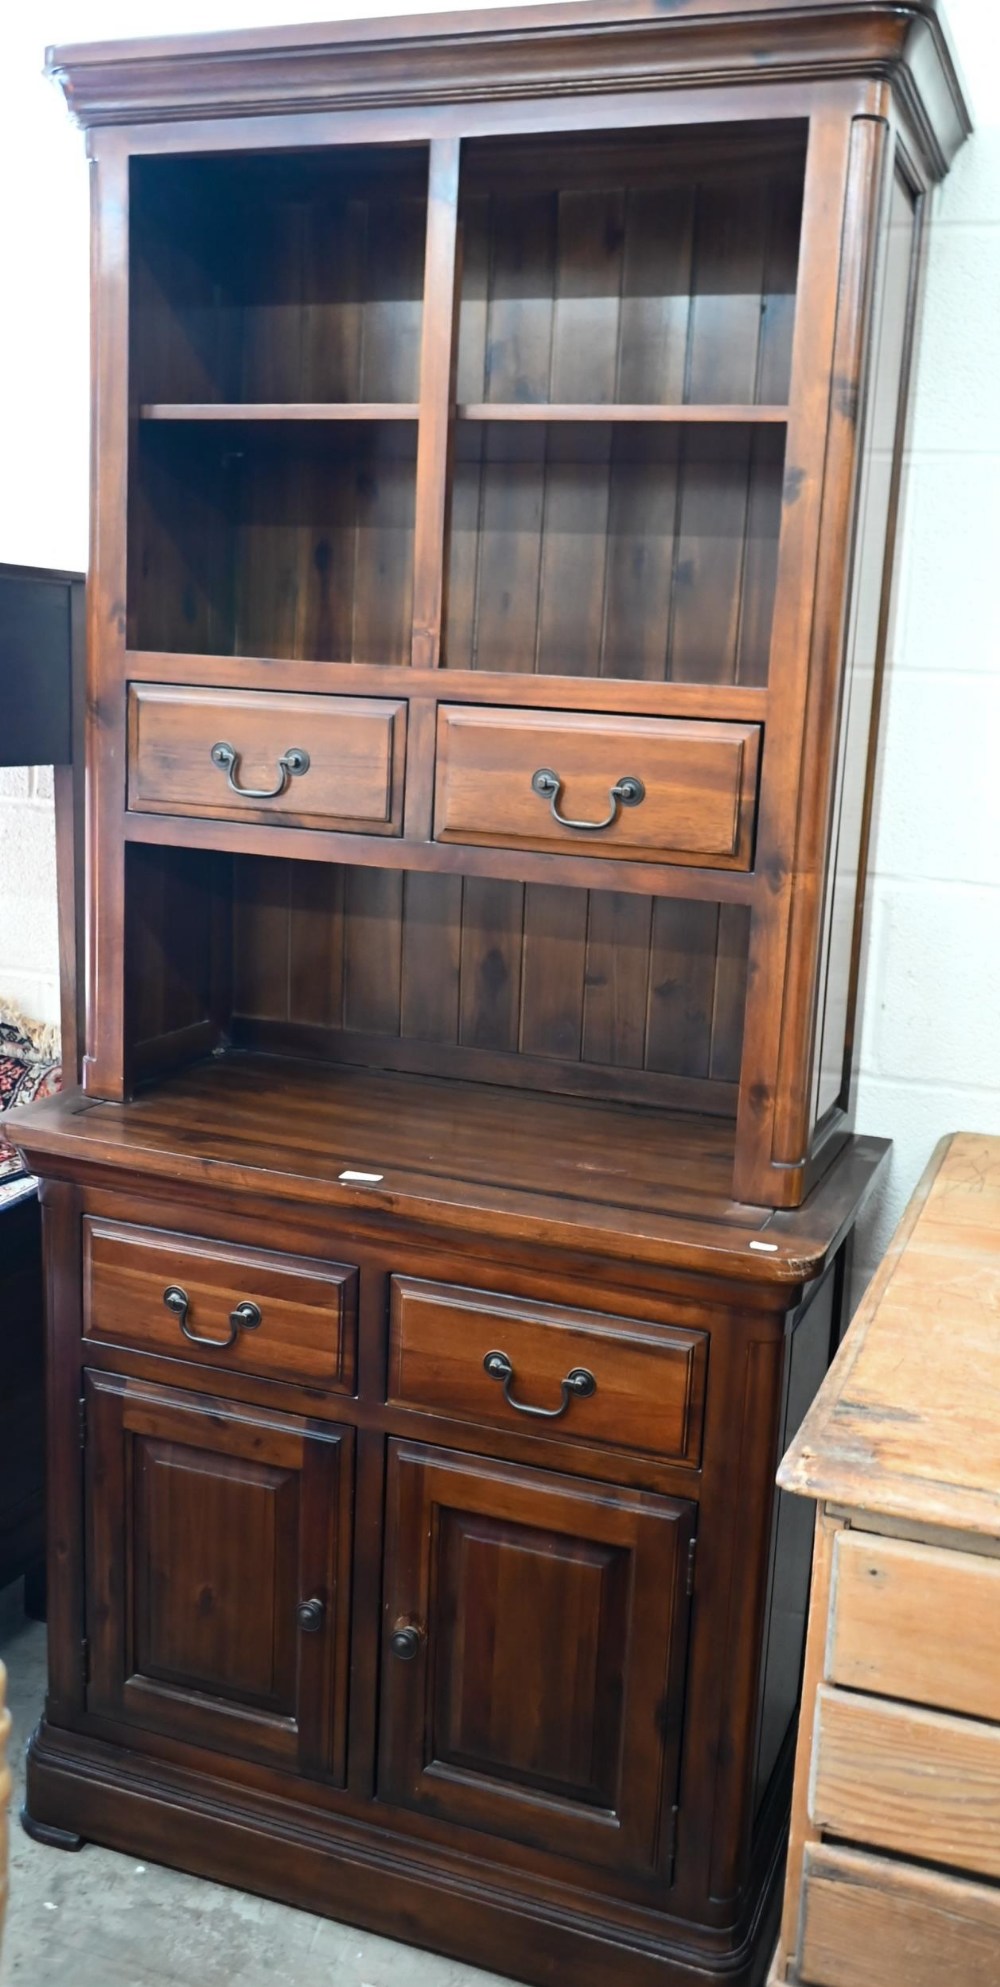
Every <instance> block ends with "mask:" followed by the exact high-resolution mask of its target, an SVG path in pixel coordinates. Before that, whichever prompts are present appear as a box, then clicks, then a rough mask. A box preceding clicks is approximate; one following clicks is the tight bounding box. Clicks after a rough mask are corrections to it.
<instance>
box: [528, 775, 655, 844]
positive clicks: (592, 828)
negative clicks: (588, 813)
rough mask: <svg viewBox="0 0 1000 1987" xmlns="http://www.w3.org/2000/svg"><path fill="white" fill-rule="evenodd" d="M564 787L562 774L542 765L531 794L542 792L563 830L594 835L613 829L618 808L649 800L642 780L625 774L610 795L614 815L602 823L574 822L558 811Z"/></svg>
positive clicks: (535, 777) (607, 816)
mask: <svg viewBox="0 0 1000 1987" xmlns="http://www.w3.org/2000/svg"><path fill="white" fill-rule="evenodd" d="M562 784H563V783H562V780H561V779H560V777H559V774H558V773H554V772H553V771H552V768H551V767H550V766H539V768H538V771H537V773H532V775H531V787H532V792H533V793H540V794H541V796H542V799H543V800H547V801H548V802H549V803H550V806H551V808H552V819H553V821H558V823H559V826H560V828H584V829H586V830H587V831H588V832H589V833H591V834H594V835H599V834H600V832H601V829H602V828H611V827H613V826H614V823H615V822H616V821H617V819H618V809H619V807H638V806H639V805H640V803H641V802H642V801H644V800H645V798H646V789H645V787H644V786H643V783H642V781H641V780H640V779H637V778H636V777H635V774H634V773H623V774H622V777H621V779H620V780H616V781H615V783H614V786H613V787H612V788H611V790H610V792H609V794H608V799H609V800H610V802H611V812H610V814H607V815H605V818H604V820H603V821H571V820H570V817H569V815H568V814H560V812H559V795H560V793H561V792H562Z"/></svg>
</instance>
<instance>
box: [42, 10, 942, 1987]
mask: <svg viewBox="0 0 1000 1987" xmlns="http://www.w3.org/2000/svg"><path fill="white" fill-rule="evenodd" d="M50 66H51V68H52V70H53V71H54V72H55V73H56V74H57V75H59V76H60V77H61V79H62V81H63V83H64V85H65V88H66V91H67V95H68V98H69V101H70V104H71V106H72V108H73V110H74V112H75V114H76V115H77V117H78V118H79V119H80V121H81V122H82V123H83V124H84V125H85V126H86V127H87V129H88V133H89V143H90V149H91V153H92V156H93V161H94V166H93V172H94V188H95V196H94V198H95V204H94V216H95V221H94V325H95V350H94V379H95V408H94V435H95V455H94V543H93V562H92V571H91V576H90V595H89V666H90V694H89V710H90V739H89V758H88V802H89V809H90V812H89V843H88V848H89V884H88V904H89V911H90V926H89V930H90V938H89V954H88V1022H87V1044H86V1060H85V1064H84V1083H83V1090H82V1092H76V1093H70V1094H68V1095H67V1096H65V1097H64V1098H63V1099H62V1100H61V1101H59V1102H58V1103H56V1104H54V1105H53V1106H52V1108H51V1109H44V1110H39V1111H38V1112H36V1113H35V1114H34V1115H33V1117H32V1120H31V1123H30V1125H29V1127H28V1128H27V1130H26V1131H25V1143H26V1147H27V1150H28V1152H29V1155H30V1159H31V1163H32V1165H33V1166H34V1167H35V1169H36V1170H37V1171H38V1172H39V1173H40V1174H42V1175H43V1176H44V1179H45V1189H44V1219H45V1228H46V1236H47V1243H46V1246H47V1260H48V1278H49V1284H48V1288H49V1332H50V1359H49V1376H50V1377H49V1416H50V1423H49V1425H50V1437H51V1440H50V1453H51V1476H50V1486H49V1508H50V1514H51V1540H50V1571H51V1588H52V1598H51V1604H50V1622H51V1631H52V1632H51V1652H52V1653H51V1676H50V1689H49V1696H48V1702H47V1709H46V1715H45V1720H44V1723H43V1725H42V1727H41V1730H40V1732H39V1733H38V1735H37V1737H36V1739H35V1741H34V1745H33V1749H32V1756H31V1764H30V1774H29V1790H28V1804H29V1810H30V1818H29V1826H30V1827H31V1828H32V1829H33V1830H34V1832H35V1833H36V1834H40V1835H43V1836H45V1837H46V1838H47V1839H49V1840H57V1841H61V1842H63V1843H64V1844H72V1843H74V1842H76V1841H78V1840H79V1839H80V1838H81V1837H83V1838H87V1837H89V1838H93V1839H95V1840H98V1841H101V1842H106V1843H111V1844H113V1845H118V1846H120V1847H127V1849H128V1850H129V1851H130V1852H131V1853H136V1854H142V1855H144V1856H150V1857H155V1858H158V1859H160V1860H163V1861H167V1862H173V1863H177V1864H180V1865H181V1866H183V1867H185V1868H188V1869H193V1870H197V1871H202V1872H204V1873H205V1874H208V1875H211V1876H214V1877H217V1878H222V1879H224V1880H230V1881H233V1882H236V1883H240V1884H244V1885H247V1886H249V1887H250V1888H252V1889H253V1888H255V1889H258V1890H262V1891H267V1892H271V1893H272V1894H274V1895H277V1896H280V1897H284V1898H287V1899H289V1900H291V1901H292V1902H297V1903H299V1904H302V1905H306V1906H308V1907H310V1908H313V1909H318V1910H325V1911H329V1912H333V1913H335V1914H339V1915H341V1916H345V1917H348V1918H354V1919H356V1920H357V1921H358V1922H360V1923H362V1924H365V1925H370V1926H374V1927H376V1928H378V1929H380V1930H383V1931H387V1932H390V1933H392V1932H395V1933H397V1934H399V1935H400V1936H403V1937H406V1938H408V1939H415V1940H418V1941H423V1942H424V1943H426V1944H429V1945H433V1946H437V1947H439V1948H441V1949H443V1950H445V1951H447V1952H449V1953H453V1954H456V1955H458V1956H459V1957H462V1958H464V1959H467V1960H472V1961H475V1962H477V1963H479V1964H481V1965H486V1966H490V1967H493V1968H499V1969H500V1970H501V1971H503V1972H506V1973H512V1974H517V1975H520V1976H522V1977H523V1978H524V1979H525V1980H528V1981H535V1982H539V1983H548V1987H553V1983H562V1982H565V1981H568V1980H572V1981H573V1982H574V1987H705V1983H706V1981H710V1980H712V1979H714V1978H718V1979H720V1980H721V1979H723V1978H724V1979H725V1980H726V1981H728V1982H731V1983H732V1987H747V1983H751V1982H753V1983H756V1982H757V1981H759V1980H760V1978H761V1975H762V1973H763V1971H764V1970H765V1969H766V1964H767V1957H768V1955H769V1952H770V1951H771V1950H772V1948H773V1940H774V1936H775V1933H776V1928H777V1910H778V1904H779V1899H780V1870H781V1859H782V1854H783V1848H784V1841H785V1832H786V1827H787V1815H788V1804H789V1798H790V1785H791V1768H792V1752H793V1724H794V1714H795V1705H796V1699H797V1695H798V1687H799V1676H800V1667H801V1652H802V1642H803V1636H804V1624H805V1607H806V1594H807V1588H808V1569H809V1557H810V1547H811V1540H810V1528H809V1525H808V1522H807V1521H806V1522H805V1523H803V1522H802V1520H803V1517H804V1516H805V1518H806V1520H807V1519H808V1514H807V1513H805V1511H804V1507H802V1506H801V1505H798V1504H796V1502H795V1500H793V1499H789V1498H782V1497H779V1496H778V1495H777V1493H776V1492H775V1489H774V1473H775V1470H776V1468H777V1464H778V1460H779V1457H780V1455H781V1454H782V1453H783V1451H784V1449H785V1447H787V1444H788V1441H789V1440H790V1438H791V1436H792V1434H793V1433H794V1431H795V1428H796V1427H797V1425H798V1422H799V1420H800V1419H801V1416H802V1413H803V1412H804V1410H805V1408H806V1407H807V1406H808V1404H809V1402H810V1400H811V1399H812V1397H813V1395H814V1393H815V1390H816V1387H817V1385H818V1384H819V1381H820V1379H821V1378H822V1376H823V1373H824V1372H825V1370H826V1368H827V1366H828V1363H829V1359H830V1356H831V1353H832V1349H833V1347H834V1346H835V1344H836V1340H837V1333H838V1329H839V1325H840V1312H841V1291H842V1286H843V1281H844V1259H845V1249H846V1248H847V1246H848V1243H849V1239H850V1234H851V1230H852V1227H853V1224H854V1222H855V1220H856V1216H857V1211H858V1208H859V1207H860V1205H861V1204H862V1202H863V1200H864V1198H865V1195H866V1194H867V1193H868V1191H869V1190H870V1188H871V1185H872V1182H873V1180H874V1178H875V1174H876V1171H877V1168H878V1166H879V1164H880V1163H881V1160H882V1158H883V1156H884V1151H885V1147H884V1144H883V1142H881V1141H879V1140H874V1139H867V1138H866V1139H857V1138H854V1137H853V1136H852V1134H851V1115H850V1114H851V1064H852V1042H853V1015H854V1005H855V985H856V977H857V959H858V947H859V934H860V917H861V894H862V893H861V891H860V889H859V881H858V880H859V878H863V876H864V867H865V850H866V846H867V834H868V816H869V799H868V795H869V791H870V780H869V768H870V765H871V750H872V742H873V738H874V729H875V715H876V710H877V703H878V685H879V678H880V669H881V657H882V645H883V632H884V627H885V616H886V611H887V603H888V589H889V575H890V568H891V554H892V542H893V535H894V527H895V515H896V498H897V491H898V480H899V461H900V450H901V445H902V438H903V432H904V421H905V408H906V388H907V381H908V377H909V369H910V358H911V347H912V332H913V325H914V321H915V307H916V300H917V291H918V274H919V267H920V245H921V242H922V239H923V234H924V222H925V217H926V212H927V204H928V203H927V196H928V193H929V190H930V188H931V186H932V185H933V183H934V182H935V181H936V180H937V179H939V178H940V177H941V176H942V175H943V173H944V172H945V171H946V169H947V166H948V164H949V162H950V160H951V158H952V156H953V155H954V153H955V151H956V149H957V148H958V146H959V144H960V143H961V141H962V139H963V137H964V135H965V133H966V131H967V129H968V118H967V114H966V111H965V108H964V104H963V99H962V93H961V88H960V85H959V83H958V81H957V78H956V75H955V70H954V65H953V62H952V58H951V55H950V52H949V47H948V42H947V38H946V35H945V32H944V29H943V26H942V24H941V21H940V19H939V17H938V13H937V10H936V8H935V7H934V6H933V5H932V4H930V0H913V4H904V5H898V4H892V5H889V4H882V0H875V3H874V4H871V5H867V6H865V7H864V8H862V9H859V8H858V7H857V6H854V5H839V4H833V5H830V4H823V5H818V4H815V0H768V4H767V5H766V6H762V5H761V4H759V0H727V4H726V5H724V6H721V5H720V4H719V0H674V4H672V5H671V6H670V7H669V8H652V9H651V8H649V7H648V6H646V5H645V4H640V3H637V4H630V3H629V4H610V5H608V4H598V5H594V6H587V7H580V6H576V5H571V6H558V7H554V8H542V9H539V10H536V11H530V12H529V11H523V12H516V13H511V14H499V15H495V14H488V13H477V14H475V15H470V16H468V17H465V16H461V15H452V16H446V17H442V18H440V19H430V20H423V21H421V22H415V21H412V20H407V21H403V22H386V21H378V22H375V23H368V24H365V23H361V24H354V25H347V26H343V25H340V26H337V27H334V28H320V27H315V28H313V27H310V28H305V29H296V30H291V29H289V30H280V31H275V32H274V33H273V34H269V35H262V34H259V33H251V34H237V35H224V36H211V37H207V38H204V39H201V40H193V41H165V42H150V43H143V44H119V45H115V44H112V45H106V46H93V47H89V48H76V49H63V50H58V51H55V52H54V53H53V54H52V56H51V59H50Z"/></svg>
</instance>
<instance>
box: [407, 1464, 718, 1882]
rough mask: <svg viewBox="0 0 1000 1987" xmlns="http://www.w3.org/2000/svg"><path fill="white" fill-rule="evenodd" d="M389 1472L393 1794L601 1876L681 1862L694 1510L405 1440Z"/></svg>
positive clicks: (603, 1878)
mask: <svg viewBox="0 0 1000 1987" xmlns="http://www.w3.org/2000/svg"><path fill="white" fill-rule="evenodd" d="M389 1472H390V1480H389V1509H388V1555H387V1591H386V1595H385V1602H384V1610H383V1618H384V1628H385V1636H386V1648H385V1654H384V1660H383V1670H382V1688H383V1693H384V1701H385V1707H386V1708H385V1723H384V1727H383V1733H382V1745H381V1753H380V1766H379V1787H380V1791H381V1792H382V1793H383V1795H384V1796H385V1797H387V1798H389V1799H394V1800H395V1801H397V1802H400V1803H401V1804H403V1805H404V1806H415V1807H417V1808H418V1809H420V1810H422V1811H423V1812H425V1813H428V1814H434V1815H438V1816H441V1817H443V1818H448V1817H454V1818H457V1819H462V1820H464V1821H466V1822H467V1823H471V1825H472V1826H473V1827H475V1828H477V1829H480V1830H485V1831H486V1832H487V1833H491V1832H496V1833H500V1834H503V1835H507V1836H513V1838H514V1839H515V1840H517V1839H520V1840H522V1841H525V1842H527V1843H529V1844H530V1845H532V1846H533V1847H535V1848H536V1849H537V1850H539V1852H540V1853H541V1854H542V1855H544V1854H545V1852H546V1851H552V1850H559V1849H562V1850H563V1851H566V1852H568V1853H569V1854H570V1855H572V1856H574V1857H579V1858H581V1859H582V1860H583V1861H584V1862H587V1863H591V1864H593V1865H595V1869H594V1874H593V1881H594V1882H596V1883H597V1884H604V1883H606V1882H607V1881H608V1878H609V1876H610V1874H611V1872H612V1871H613V1870H614V1869H615V1867H616V1866H625V1867H626V1868H634V1869H636V1870H638V1871H643V1870H648V1871H650V1872H653V1871H654V1870H656V1869H657V1868H663V1867H664V1866H667V1867H669V1858H670V1855H671V1853H672V1818H671V1806H672V1796H673V1790H674V1781H675V1777H676V1772H677V1737H678V1725H677V1717H678V1712H679V1704H678V1702H677V1699H676V1697H675V1695H674V1693H675V1692H676V1691H677V1689H678V1687H679V1682H680V1678H681V1676H682V1674H683V1671H682V1662H683V1656H682V1643H683V1633H684V1627H683V1625H684V1615H685V1612H686V1610H685V1605H684V1595H683V1580H682V1567H683V1553H684V1548H685V1545H686V1541H687V1538H688V1537H689V1535H690V1528H691V1524H692V1520H693V1516H694V1511H693V1507H692V1506H690V1505H686V1504H684V1503H677V1502H673V1501H668V1500H666V1499H658V1498H653V1497H644V1498H641V1499H632V1498H627V1497H619V1498H617V1499H616V1500H615V1501H614V1502H613V1503H612V1502H610V1501H609V1500H607V1499H605V1498H603V1497H601V1496H600V1495H597V1496H595V1495H594V1494H593V1490H592V1487H590V1486H588V1485H586V1484H584V1483H580V1482H573V1481H572V1480H571V1479H569V1478H562V1477H559V1476H556V1475H552V1474H550V1473H542V1472H532V1471H529V1470H520V1471H518V1472H517V1473H515V1472H512V1471H511V1470H509V1469H507V1468H506V1467H505V1466H504V1465H503V1464H502V1463H498V1462H486V1461H485V1460H477V1461H476V1462H475V1463H474V1464H472V1463H470V1462H469V1460H468V1459H463V1458H462V1457H460V1456H458V1455H453V1454H449V1453H448V1452H447V1451H441V1450H437V1449H431V1448H424V1447H420V1448H411V1447H408V1446H407V1445H405V1444H400V1443H393V1444H392V1445H391V1447H390V1462H389ZM528 1595H530V1604H529V1605H528V1606H527V1607H525V1599H526V1596H528ZM515 1596H516V1597H517V1598H516V1599H515ZM640 1620H641V1621H642V1624H643V1629H642V1633H641V1635H640V1634H639V1632H638V1626H639V1622H640ZM400 1627H403V1628H404V1629H405V1628H410V1629H411V1630H412V1632H413V1633H414V1634H415V1636H416V1638H417V1644H418V1653H417V1654H416V1657H415V1659H413V1660H407V1661H404V1662H401V1661H400V1660H399V1658H398V1657H397V1656H396V1655H394V1653H393V1651H392V1647H391V1643H390V1640H389V1638H390V1637H391V1636H392V1634H393V1633H395V1632H397V1631H398V1629H399V1628H400ZM563 1638H565V1643H566V1660H567V1663H570V1664H571V1672H570V1677H569V1681H568V1687H564V1685H563V1684H562V1683H561V1682H557V1671H556V1669H555V1667H554V1666H553V1665H552V1664H551V1661H550V1659H549V1655H548V1654H547V1651H549V1650H550V1649H551V1647H552V1645H553V1642H554V1640H557V1639H558V1640H559V1641H560V1642H562V1641H563ZM428 1678H431V1679H433V1681H432V1682H431V1683H430V1686H429V1687H428ZM623 1678H624V1679H625V1683H626V1687H625V1690H624V1692H623V1691H622V1689H621V1681H622V1679H623ZM654 1730H655V1731H656V1733H657V1735H658V1743H655V1744H653V1743H651V1735H652V1733H653V1732H654Z"/></svg>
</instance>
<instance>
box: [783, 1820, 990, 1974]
mask: <svg viewBox="0 0 1000 1987" xmlns="http://www.w3.org/2000/svg"><path fill="white" fill-rule="evenodd" d="M794 1977H795V1978H796V1979H798V1980H802V1981H809V1982H810V1983H811V1984H812V1987H945V1983H947V1987H998V1982H1000V1891H997V1890H994V1889H992V1888H991V1887H990V1886H989V1885H987V1884H977V1883H966V1882H964V1881H963V1880H962V1879H961V1878H959V1877H951V1876H944V1875H942V1874H941V1873H940V1872H939V1871H938V1870H919V1869H915V1868H911V1867H909V1866H908V1865H907V1864H906V1863H895V1862H888V1861H886V1860H884V1859H883V1858H882V1857H879V1856H866V1855H862V1854H859V1853H857V1852H855V1851H853V1850H850V1849H835V1848H831V1849H822V1848H808V1849H807V1850H806V1853H805V1866H804V1871H803V1887H802V1915H801V1929H800V1937H799V1951H798V1963H797V1965H796V1968H795V1975H794Z"/></svg>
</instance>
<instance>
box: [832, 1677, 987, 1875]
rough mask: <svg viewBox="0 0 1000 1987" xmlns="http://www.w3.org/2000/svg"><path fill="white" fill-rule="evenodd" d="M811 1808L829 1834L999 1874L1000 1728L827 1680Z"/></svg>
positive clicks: (918, 1858)
mask: <svg viewBox="0 0 1000 1987" xmlns="http://www.w3.org/2000/svg"><path fill="white" fill-rule="evenodd" d="M809 1813H810V1818H811V1820H812V1821H813V1823H814V1824H815V1826H816V1827H817V1828H820V1829H823V1830H824V1831H825V1832H826V1833H827V1834H829V1835H838V1836H843V1837H845V1838H846V1839H847V1840H849V1841H852V1842H858V1843H865V1844H870V1845H871V1847H872V1848H874V1849H888V1850H891V1851H892V1852H893V1853H894V1854H899V1855H904V1856H908V1857H912V1859H913V1860H914V1861H915V1862H920V1863H941V1864H947V1865H948V1866H949V1867H951V1868H953V1869H959V1870H968V1871H970V1872H971V1873H972V1874H973V1875H975V1876H983V1877H993V1878H998V1877H1000V1726H997V1725H984V1724H980V1723H979V1721H978V1720H973V1719H971V1718H953V1717H950V1716H949V1715H947V1714H946V1713H945V1712H942V1711H923V1710H920V1709H918V1708H917V1707H916V1706H915V1705H909V1704H893V1703H889V1702H887V1701H886V1700H885V1699H884V1698H876V1697H862V1696H860V1695H856V1694H855V1693H853V1692H850V1691H840V1690H836V1689H833V1688H832V1687H831V1686H830V1685H828V1684H821V1685H820V1688H819V1691H818V1693H817V1698H816V1722H815V1729H814V1737H813V1757H812V1772H811V1775H810V1787H809Z"/></svg>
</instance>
